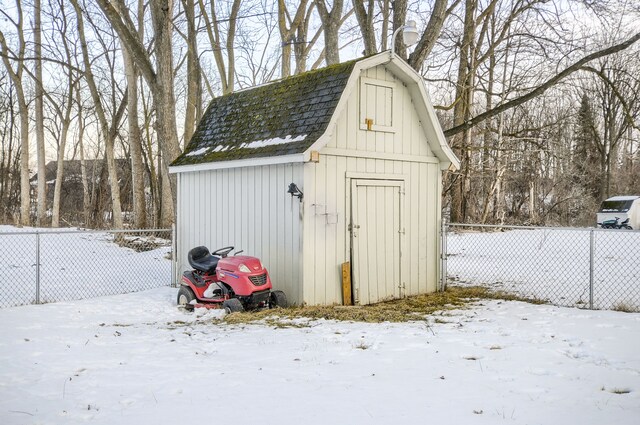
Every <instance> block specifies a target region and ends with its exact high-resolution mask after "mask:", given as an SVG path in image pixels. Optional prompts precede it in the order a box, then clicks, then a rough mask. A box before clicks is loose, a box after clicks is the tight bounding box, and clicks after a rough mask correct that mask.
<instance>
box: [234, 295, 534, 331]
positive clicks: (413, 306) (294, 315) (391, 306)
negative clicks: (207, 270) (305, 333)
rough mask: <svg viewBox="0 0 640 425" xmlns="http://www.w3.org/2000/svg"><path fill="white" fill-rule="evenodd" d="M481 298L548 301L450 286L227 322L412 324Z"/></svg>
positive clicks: (249, 314)
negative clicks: (357, 303)
mask: <svg viewBox="0 0 640 425" xmlns="http://www.w3.org/2000/svg"><path fill="white" fill-rule="evenodd" d="M481 299H501V300H510V301H511V300H514V301H526V302H532V303H536V304H542V303H544V301H541V300H537V299H526V298H521V297H518V296H515V295H511V294H507V293H504V292H496V291H490V290H488V289H487V288H483V287H480V286H464V287H462V286H450V287H448V288H447V290H446V291H444V292H435V293H431V294H425V295H417V296H413V297H407V298H403V299H400V300H393V301H386V302H381V303H378V304H373V305H366V306H305V307H290V308H285V309H277V310H261V311H251V312H241V313H232V314H228V315H227V316H225V318H224V321H225V322H227V323H230V324H242V323H251V322H257V321H262V320H264V321H265V322H267V323H268V324H274V323H275V321H274V319H273V318H274V317H275V316H277V317H279V318H280V319H290V320H292V319H301V318H306V319H312V320H317V319H325V320H338V321H352V322H368V323H381V322H409V321H420V320H425V316H428V315H431V314H433V313H436V312H441V311H446V310H454V309H463V308H467V307H468V306H469V305H470V304H471V303H473V302H475V301H478V300H481ZM304 326H306V325H301V324H295V323H286V324H285V325H284V326H280V327H304Z"/></svg>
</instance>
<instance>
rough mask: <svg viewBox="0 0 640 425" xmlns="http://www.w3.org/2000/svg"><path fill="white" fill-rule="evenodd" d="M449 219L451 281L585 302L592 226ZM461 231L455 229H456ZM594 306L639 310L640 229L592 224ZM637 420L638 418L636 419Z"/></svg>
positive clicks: (553, 299) (563, 302)
mask: <svg viewBox="0 0 640 425" xmlns="http://www.w3.org/2000/svg"><path fill="white" fill-rule="evenodd" d="M469 229H473V230H478V228H473V227H471V228H469V227H464V228H463V227H460V226H457V225H452V226H451V230H452V231H453V232H451V233H449V235H448V238H447V253H448V261H447V272H448V276H449V278H450V279H453V280H454V281H455V282H462V283H468V284H471V285H479V284H481V285H485V286H490V287H493V288H496V289H503V290H506V291H509V292H514V293H517V294H520V295H524V296H527V297H537V298H541V299H545V300H549V301H551V302H553V303H555V304H558V305H565V306H582V307H584V306H588V304H589V301H590V272H591V269H590V246H591V241H590V230H589V229H571V230H568V229H553V228H547V229H534V230H508V231H505V232H496V231H493V232H468V230H469ZM459 230H465V231H464V232H460V233H454V232H455V231H459ZM593 236H594V240H593V243H594V256H593V258H594V263H593V302H594V307H595V308H603V309H610V308H620V307H622V306H626V307H629V308H631V309H633V310H636V311H640V231H624V230H602V229H598V230H594V231H593ZM639 423H640V421H639Z"/></svg>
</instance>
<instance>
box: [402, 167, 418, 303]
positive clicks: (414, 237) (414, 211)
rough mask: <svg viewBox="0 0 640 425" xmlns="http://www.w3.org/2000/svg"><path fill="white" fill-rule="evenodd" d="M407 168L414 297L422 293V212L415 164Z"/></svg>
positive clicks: (410, 273) (411, 278)
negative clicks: (420, 219)
mask: <svg viewBox="0 0 640 425" xmlns="http://www.w3.org/2000/svg"><path fill="white" fill-rule="evenodd" d="M405 167H406V168H405V170H406V172H407V174H409V176H410V180H409V181H410V186H411V192H410V198H409V202H410V204H411V207H410V209H409V210H410V218H409V223H408V226H407V227H408V229H407V230H408V231H409V232H410V235H411V242H410V247H409V251H410V257H409V258H410V262H411V263H410V264H411V269H410V272H409V276H410V283H409V288H410V289H409V291H408V292H409V293H410V294H412V295H413V294H417V293H419V291H420V289H419V285H420V282H419V279H420V273H419V268H420V264H419V261H420V257H419V234H418V220H419V215H420V211H419V209H418V205H417V202H418V200H419V199H420V182H419V180H418V176H417V175H416V172H415V164H412V163H407V164H406V165H405Z"/></svg>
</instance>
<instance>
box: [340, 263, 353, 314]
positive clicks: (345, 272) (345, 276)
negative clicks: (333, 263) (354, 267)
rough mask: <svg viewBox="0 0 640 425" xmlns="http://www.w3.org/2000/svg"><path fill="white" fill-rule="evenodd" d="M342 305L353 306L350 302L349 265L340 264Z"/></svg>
mask: <svg viewBox="0 0 640 425" xmlns="http://www.w3.org/2000/svg"><path fill="white" fill-rule="evenodd" d="M342 304H343V305H353V301H352V300H351V263H349V262H348V261H347V262H346V263H342Z"/></svg>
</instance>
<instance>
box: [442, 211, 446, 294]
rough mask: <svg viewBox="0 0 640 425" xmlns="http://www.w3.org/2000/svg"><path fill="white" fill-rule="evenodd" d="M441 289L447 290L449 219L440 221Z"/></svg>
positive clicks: (443, 218)
mask: <svg viewBox="0 0 640 425" xmlns="http://www.w3.org/2000/svg"><path fill="white" fill-rule="evenodd" d="M440 223H441V225H440V291H446V290H447V219H446V218H445V217H442V220H441V221H440Z"/></svg>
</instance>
